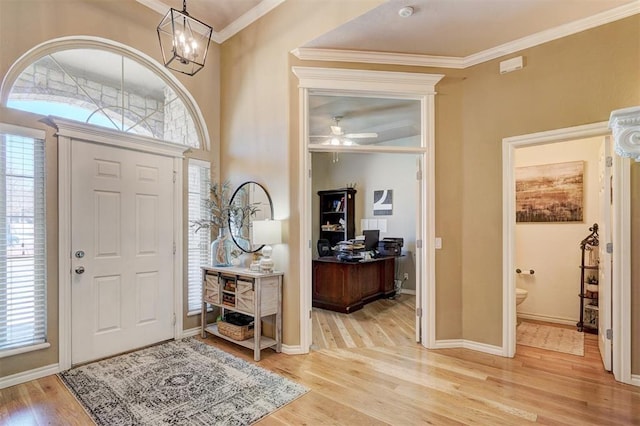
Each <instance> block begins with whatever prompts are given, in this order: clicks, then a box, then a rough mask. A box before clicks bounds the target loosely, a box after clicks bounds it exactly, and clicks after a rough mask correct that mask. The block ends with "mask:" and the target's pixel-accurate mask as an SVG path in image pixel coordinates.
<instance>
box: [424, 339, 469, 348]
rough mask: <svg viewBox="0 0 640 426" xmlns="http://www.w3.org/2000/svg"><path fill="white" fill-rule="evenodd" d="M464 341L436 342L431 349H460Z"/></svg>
mask: <svg viewBox="0 0 640 426" xmlns="http://www.w3.org/2000/svg"><path fill="white" fill-rule="evenodd" d="M463 345H464V340H462V339H448V340H436V343H435V345H433V348H431V349H449V348H462V347H463Z"/></svg>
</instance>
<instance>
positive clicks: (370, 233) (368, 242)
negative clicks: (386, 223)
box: [362, 229, 380, 251]
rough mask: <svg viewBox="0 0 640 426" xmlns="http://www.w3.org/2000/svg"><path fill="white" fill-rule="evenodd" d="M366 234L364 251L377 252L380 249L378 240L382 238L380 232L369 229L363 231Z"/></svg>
mask: <svg viewBox="0 0 640 426" xmlns="http://www.w3.org/2000/svg"><path fill="white" fill-rule="evenodd" d="M362 233H363V234H364V249H365V250H366V251H370V250H375V249H377V248H378V239H379V238H380V230H378V229H370V230H369V229H368V230H365V231H362Z"/></svg>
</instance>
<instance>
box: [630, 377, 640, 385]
mask: <svg viewBox="0 0 640 426" xmlns="http://www.w3.org/2000/svg"><path fill="white" fill-rule="evenodd" d="M631 384H632V385H633V386H640V374H632V375H631Z"/></svg>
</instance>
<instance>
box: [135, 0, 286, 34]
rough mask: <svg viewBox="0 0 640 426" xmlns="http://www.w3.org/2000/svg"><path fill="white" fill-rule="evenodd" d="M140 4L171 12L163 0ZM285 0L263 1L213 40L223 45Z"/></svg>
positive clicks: (139, 1) (163, 11) (141, 1)
mask: <svg viewBox="0 0 640 426" xmlns="http://www.w3.org/2000/svg"><path fill="white" fill-rule="evenodd" d="M136 1H137V2H138V3H141V4H143V5H145V6H147V7H148V8H149V9H152V10H154V11H156V12H157V13H159V14H161V15H164V14H166V13H167V11H168V10H169V6H167V5H166V4H164V3H163V2H162V1H161V0H136ZM284 1H285V0H263V1H261V2H260V3H258V4H257V5H256V6H255V7H253V8H252V9H249V10H248V11H247V12H245V13H244V14H243V15H242V16H240V17H239V18H238V19H236V20H235V21H233V22H231V23H230V24H229V25H227V26H226V27H224V28H223V29H222V30H220V31H215V30H214V31H213V34H212V35H211V40H212V41H214V42H216V43H218V44H222V43H224V42H225V41H227V40H228V39H230V38H231V37H233V36H234V35H236V34H237V33H239V32H240V31H242V30H243V29H245V28H246V27H248V26H249V25H251V24H252V23H254V22H255V21H257V20H258V19H260V18H262V17H263V16H264V15H266V14H267V13H269V12H271V11H272V10H273V9H275V8H276V7H278V6H279V5H281V4H282V3H284Z"/></svg>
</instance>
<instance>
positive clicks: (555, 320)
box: [517, 312, 578, 325]
mask: <svg viewBox="0 0 640 426" xmlns="http://www.w3.org/2000/svg"><path fill="white" fill-rule="evenodd" d="M517 315H518V318H522V319H526V320H527V319H528V320H534V321H543V322H551V323H554V324H562V325H576V324H577V322H578V320H577V319H572V318H561V317H554V316H550V315H540V314H530V313H526V312H518V313H517Z"/></svg>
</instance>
